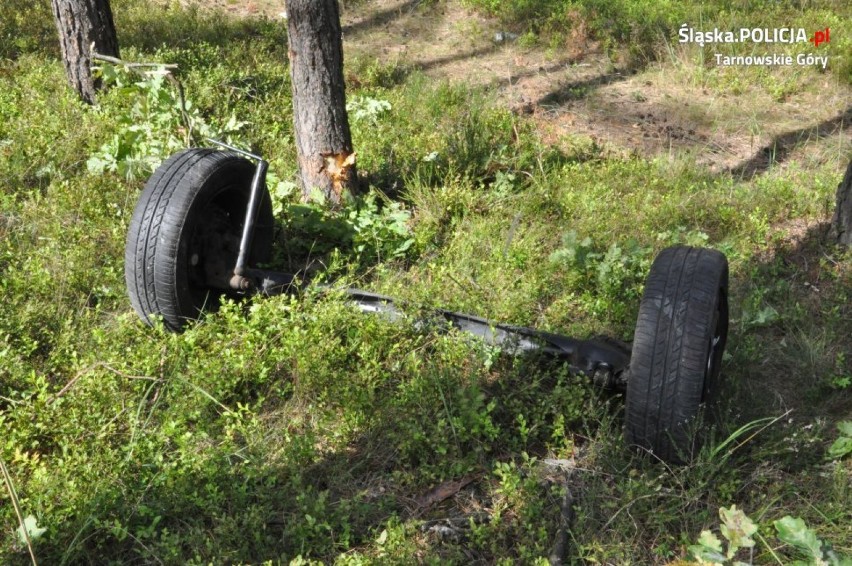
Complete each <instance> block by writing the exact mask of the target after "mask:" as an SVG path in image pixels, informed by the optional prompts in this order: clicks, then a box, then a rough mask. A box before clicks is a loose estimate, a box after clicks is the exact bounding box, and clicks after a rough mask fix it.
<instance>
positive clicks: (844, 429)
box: [828, 421, 852, 460]
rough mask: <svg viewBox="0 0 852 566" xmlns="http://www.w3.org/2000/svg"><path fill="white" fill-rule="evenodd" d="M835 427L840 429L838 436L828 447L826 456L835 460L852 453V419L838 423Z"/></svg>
mask: <svg viewBox="0 0 852 566" xmlns="http://www.w3.org/2000/svg"><path fill="white" fill-rule="evenodd" d="M837 429H838V430H839V431H840V436H838V437H837V440H835V441H834V443H832V445H831V446H830V447H829V449H828V456H829V457H830V458H833V459H835V460H841V459H843V458H845V457H846V456H848V455H849V454H852V421H842V422H840V423H838V425H837Z"/></svg>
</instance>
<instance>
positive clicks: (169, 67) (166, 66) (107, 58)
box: [92, 51, 178, 70]
mask: <svg viewBox="0 0 852 566" xmlns="http://www.w3.org/2000/svg"><path fill="white" fill-rule="evenodd" d="M92 59H96V60H98V61H106V62H107V63H112V64H113V65H122V66H124V67H127V68H128V69H143V68H145V67H162V68H163V69H166V70H172V69H177V68H178V66H177V64H176V63H128V62H127V61H123V60H121V59H119V58H118V57H113V56H111V55H104V54H102V53H97V52H94V51H93V52H92Z"/></svg>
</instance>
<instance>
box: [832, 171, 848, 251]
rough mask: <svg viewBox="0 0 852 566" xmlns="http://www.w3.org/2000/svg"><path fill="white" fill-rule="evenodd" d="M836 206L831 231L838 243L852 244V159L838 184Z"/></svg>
mask: <svg viewBox="0 0 852 566" xmlns="http://www.w3.org/2000/svg"><path fill="white" fill-rule="evenodd" d="M836 203H837V204H836V208H835V209H834V218H832V219H831V233H832V236H833V237H834V238H835V239H836V240H837V243H838V244H845V245H847V246H852V161H850V162H849V165H848V166H847V167H846V174H845V175H844V176H843V180H842V181H841V182H840V184H839V185H838V186H837V196H836Z"/></svg>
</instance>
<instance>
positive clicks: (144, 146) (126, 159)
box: [86, 63, 245, 180]
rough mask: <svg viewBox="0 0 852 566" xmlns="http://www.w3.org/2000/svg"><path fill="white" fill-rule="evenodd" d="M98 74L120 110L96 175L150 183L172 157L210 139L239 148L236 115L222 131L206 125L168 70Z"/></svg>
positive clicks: (98, 155)
mask: <svg viewBox="0 0 852 566" xmlns="http://www.w3.org/2000/svg"><path fill="white" fill-rule="evenodd" d="M98 73H99V76H100V78H101V80H102V81H103V82H104V84H105V85H107V86H112V88H113V92H112V93H111V97H110V101H111V103H112V104H117V105H120V106H118V108H117V115H116V116H114V120H115V121H116V123H117V132H116V133H115V134H114V135H113V137H112V139H111V140H110V141H108V142H107V143H105V144H103V145H102V146H101V147H100V149H99V150H98V151H96V152H95V153H94V154H93V155H92V156H91V157H90V158H89V160H88V161H87V162H86V165H87V167H88V169H89V172H90V173H92V174H100V173H103V172H105V171H109V172H113V173H118V174H119V175H121V176H123V177H126V178H127V179H128V180H130V179H138V178H140V177H145V176H147V175H149V174H150V173H151V172H153V170H154V169H156V167H157V166H158V165H159V164H160V163H161V162H162V161H163V160H164V159H165V158H166V157H168V156H169V155H171V154H172V153H175V152H176V151H178V150H180V149H183V148H186V147H190V146H191V145H192V144H193V143H200V142H202V141H203V140H205V139H206V138H217V139H218V138H221V139H223V140H224V141H228V142H230V143H232V144H233V143H235V142H237V140H235V139H234V136H235V135H236V134H237V133H238V132H239V131H240V130H241V129H242V127H243V126H244V125H245V123H244V122H240V121H239V120H237V118H236V116H235V115H233V114H232V115H231V117H230V118H229V119H228V121H227V122H226V123H225V124H223V125H222V126H221V127H218V128H217V127H214V126H212V125H211V124H209V123H207V121H206V120H205V119H204V117H203V116H202V115H201V112H200V111H199V110H198V108H196V107H195V106H194V105H193V104H192V102H191V101H190V100H188V99H186V98H185V97H184V94H183V87H182V86H181V85H180V84H179V83H177V80H176V79H175V78H174V77H173V75H172V72H171V70H170V69H168V68H167V67H166V66H165V65H154V66H152V67H150V68H146V69H145V70H144V71H139V70H138V67H129V66H125V65H114V64H111V63H103V64H102V65H101V66H100V67H99V68H98ZM100 111H101V112H108V111H109V109H108V108H107V107H102V108H101V109H100Z"/></svg>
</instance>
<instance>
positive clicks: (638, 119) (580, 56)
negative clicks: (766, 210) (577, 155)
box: [184, 0, 852, 178]
mask: <svg viewBox="0 0 852 566" xmlns="http://www.w3.org/2000/svg"><path fill="white" fill-rule="evenodd" d="M184 1H185V2H187V3H192V2H195V3H197V4H200V3H199V2H197V0H184ZM203 5H204V6H206V7H207V8H213V9H221V10H224V11H226V12H229V13H233V14H235V15H254V16H266V17H270V18H278V19H282V21H283V17H282V14H283V12H284V2H283V0H250V1H248V2H235V1H234V0H213V1H212V2H205V3H203ZM342 5H343V16H342V17H343V26H344V49H345V50H346V51H347V56H348V57H353V56H356V57H358V56H361V57H375V58H378V59H379V60H381V61H383V62H385V63H388V64H396V65H401V66H406V67H408V68H417V69H420V70H421V71H422V72H424V73H426V74H427V75H429V76H432V77H435V78H437V79H447V80H450V81H461V82H466V83H468V84H478V85H488V86H490V87H491V88H493V89H495V90H496V93H497V96H498V98H499V100H501V101H503V102H504V103H505V104H506V105H507V106H508V107H509V108H511V109H512V110H514V111H516V112H518V113H519V114H525V115H529V116H530V117H531V119H533V120H535V122H536V124H537V125H538V127H539V131H540V132H541V136H542V138H543V139H544V140H545V141H546V142H547V143H552V144H560V143H570V139H569V138H568V137H567V136H570V135H581V136H586V137H587V138H590V139H591V140H593V141H594V142H595V143H597V144H599V145H602V146H604V147H607V148H608V149H611V150H613V151H615V152H621V153H626V154H630V153H637V154H639V155H643V156H649V157H650V156H667V157H670V158H683V157H686V158H687V159H694V160H695V161H696V162H697V163H699V164H702V165H705V166H707V167H708V168H709V169H710V170H711V171H713V172H720V171H726V170H727V171H731V172H732V173H734V174H735V175H736V176H741V177H745V178H748V177H751V176H753V175H754V174H759V173H763V172H765V171H767V170H769V169H770V168H772V167H781V168H785V167H789V166H791V165H792V164H794V163H795V164H797V165H798V166H799V167H801V168H803V169H808V168H811V167H813V166H817V165H821V164H824V163H832V164H834V165H836V167H837V168H838V170H841V169H842V168H844V167H845V163H846V161H848V156H849V154H850V152H852V142H850V122H852V91H850V89H849V88H848V87H844V86H842V85H840V84H839V83H838V82H837V79H836V78H835V76H834V75H832V74H820V73H817V72H815V71H811V70H805V71H802V70H801V69H798V68H793V69H785V71H784V72H779V73H774V74H773V76H771V77H769V78H767V79H766V81H765V82H766V83H769V84H768V86H763V87H760V88H759V87H755V86H740V82H741V81H740V77H738V76H737V73H742V72H743V71H742V69H737V68H727V69H725V70H724V72H721V73H718V72H717V73H710V72H704V70H709V71H712V70H713V67H714V65H715V63H713V62H709V63H707V64H705V65H704V70H702V67H701V66H699V65H697V64H696V63H694V62H693V61H692V60H691V59H692V57H690V56H689V55H687V54H685V53H683V52H681V51H678V49H676V48H677V46H675V48H674V49H672V51H671V52H670V54H669V56H668V58H667V60H666V61H662V62H659V63H655V64H654V65H652V66H650V67H648V68H645V69H643V70H640V71H638V72H627V71H626V70H623V69H622V68H620V67H619V64H618V63H617V62H613V61H611V60H610V59H609V57H607V56H605V55H604V54H603V53H601V51H600V49H599V46H598V45H596V44H595V43H594V42H593V41H591V40H589V38H588V37H587V36H586V35H585V33H584V32H583V26H582V25H581V24H580V25H578V26H577V28H576V31H575V32H574V33H573V36H572V37H571V38H570V40H569V41H568V42H567V44H566V45H565V46H564V47H563V48H561V49H558V50H549V51H548V50H544V49H541V48H536V49H532V48H528V47H523V46H522V45H521V43H522V42H519V41H518V39H517V38H514V37H512V36H511V35H509V34H508V33H507V32H505V30H502V29H501V28H500V26H499V23H498V22H496V21H495V20H491V19H488V18H485V17H483V16H481V15H479V14H477V13H475V12H472V11H469V10H466V9H465V8H463V7H462V6H460V5H459V3H458V2H457V1H453V0H446V1H441V2H428V3H425V2H422V1H421V0H360V1H357V2H345V1H344V2H342ZM787 90H789V92H790V94H786V91H787ZM770 92H773V93H774V96H773V95H772V94H770Z"/></svg>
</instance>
